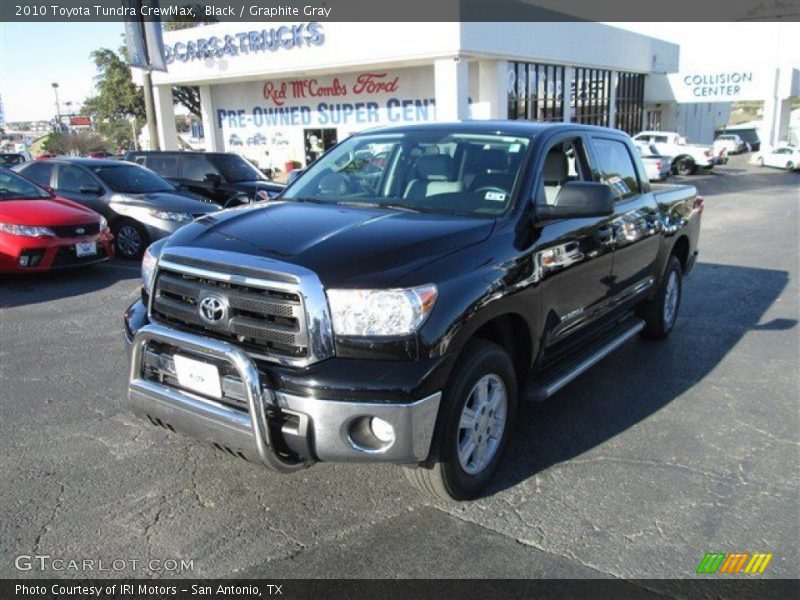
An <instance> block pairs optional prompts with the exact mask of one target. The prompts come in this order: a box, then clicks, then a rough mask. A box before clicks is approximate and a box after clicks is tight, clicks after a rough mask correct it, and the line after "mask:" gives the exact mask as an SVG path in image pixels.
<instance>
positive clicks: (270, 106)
mask: <svg viewBox="0 0 800 600" xmlns="http://www.w3.org/2000/svg"><path fill="white" fill-rule="evenodd" d="M407 73H408V71H407ZM406 79H407V81H405V83H404V78H403V77H402V76H401V75H400V74H398V73H396V72H395V73H393V72H388V71H369V72H362V73H355V74H347V75H341V76H336V77H326V78H305V79H291V80H283V81H272V80H269V81H265V82H263V83H261V84H260V85H258V87H257V88H255V87H254V86H253V84H240V85H236V84H233V85H229V86H219V87H217V88H215V89H214V93H215V104H216V106H217V109H216V121H217V127H219V128H221V129H222V130H223V131H227V130H253V131H257V130H261V129H264V128H274V127H297V126H302V127H342V126H344V127H349V128H351V129H350V130H351V131H355V130H358V129H363V128H364V127H374V126H375V125H381V124H391V123H412V122H419V121H433V120H435V118H436V106H435V100H434V98H433V97H432V96H433V94H432V92H433V90H432V89H428V88H429V87H432V86H429V85H428V84H429V83H430V79H428V78H423V77H406ZM256 89H257V90H258V97H254V96H255V94H254V93H253V92H255V90H256ZM248 99H249V100H250V102H248Z"/></svg>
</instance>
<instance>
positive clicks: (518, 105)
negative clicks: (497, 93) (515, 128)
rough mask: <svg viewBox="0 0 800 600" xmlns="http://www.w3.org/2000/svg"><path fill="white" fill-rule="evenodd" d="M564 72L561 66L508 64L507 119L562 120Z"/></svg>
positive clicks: (522, 63) (523, 63)
mask: <svg viewBox="0 0 800 600" xmlns="http://www.w3.org/2000/svg"><path fill="white" fill-rule="evenodd" d="M564 71H565V67H563V66H561V65H544V64H539V63H525V62H509V63H508V118H509V119H524V120H528V121H563V120H564Z"/></svg>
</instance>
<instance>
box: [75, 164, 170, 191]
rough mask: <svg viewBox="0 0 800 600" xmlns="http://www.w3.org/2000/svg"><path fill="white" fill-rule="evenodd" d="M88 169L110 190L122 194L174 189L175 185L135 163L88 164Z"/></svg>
mask: <svg viewBox="0 0 800 600" xmlns="http://www.w3.org/2000/svg"><path fill="white" fill-rule="evenodd" d="M89 170H90V171H92V173H94V174H95V175H97V176H98V177H99V178H100V179H101V180H102V181H103V183H105V184H106V185H107V186H108V187H110V188H111V189H112V190H114V191H115V192H120V193H123V194H151V193H153V192H172V191H174V190H175V186H174V185H172V184H171V183H170V182H169V181H167V180H166V179H163V178H162V177H160V176H159V175H156V174H155V173H153V172H152V171H150V170H148V169H145V168H143V167H139V166H136V165H124V164H121V165H97V166H89Z"/></svg>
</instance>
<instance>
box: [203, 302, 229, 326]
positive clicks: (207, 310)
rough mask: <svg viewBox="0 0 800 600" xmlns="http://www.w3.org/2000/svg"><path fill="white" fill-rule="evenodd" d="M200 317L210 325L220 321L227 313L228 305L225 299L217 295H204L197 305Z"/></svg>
mask: <svg viewBox="0 0 800 600" xmlns="http://www.w3.org/2000/svg"><path fill="white" fill-rule="evenodd" d="M197 312H198V313H199V314H200V318H201V319H203V321H205V322H206V323H208V324H210V325H216V324H218V323H219V322H220V321H222V320H223V319H224V318H225V316H226V314H227V313H228V306H227V303H226V302H225V300H223V299H222V298H220V297H219V296H205V297H203V299H202V300H200V304H198V306H197Z"/></svg>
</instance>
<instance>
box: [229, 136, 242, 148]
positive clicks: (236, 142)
mask: <svg viewBox="0 0 800 600" xmlns="http://www.w3.org/2000/svg"><path fill="white" fill-rule="evenodd" d="M228 144H230V145H231V146H243V145H244V143H243V142H242V138H240V137H239V136H238V135H237V134H235V133H232V134H231V137H229V138H228Z"/></svg>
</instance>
